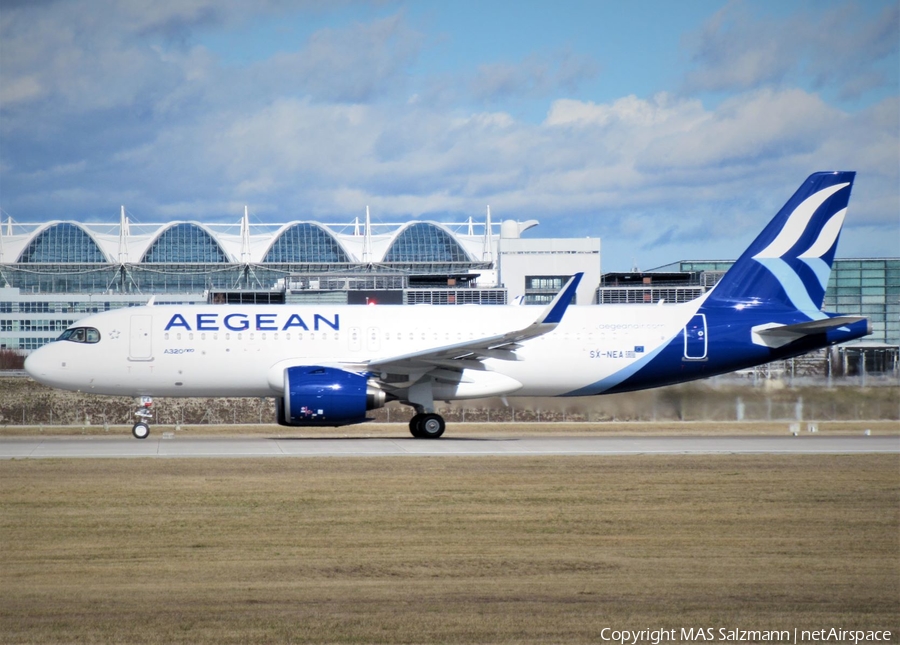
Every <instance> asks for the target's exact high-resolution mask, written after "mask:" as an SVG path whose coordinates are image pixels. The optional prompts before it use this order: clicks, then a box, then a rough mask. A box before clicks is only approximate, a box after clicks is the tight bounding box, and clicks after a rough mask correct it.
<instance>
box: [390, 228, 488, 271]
mask: <svg viewBox="0 0 900 645" xmlns="http://www.w3.org/2000/svg"><path fill="white" fill-rule="evenodd" d="M471 261H472V259H471V258H470V257H469V255H468V253H466V251H465V249H463V247H462V245H460V243H459V242H457V241H456V238H455V237H454V236H453V235H452V234H451V233H449V232H448V231H446V230H445V229H444V228H442V227H441V226H438V225H437V224H435V223H433V222H413V223H412V224H410V225H409V226H406V227H405V228H404V229H403V230H401V231H400V233H398V234H397V237H395V238H394V241H393V242H391V245H390V246H389V247H388V250H387V252H386V253H385V254H384V260H383V262H386V263H387V262H471Z"/></svg>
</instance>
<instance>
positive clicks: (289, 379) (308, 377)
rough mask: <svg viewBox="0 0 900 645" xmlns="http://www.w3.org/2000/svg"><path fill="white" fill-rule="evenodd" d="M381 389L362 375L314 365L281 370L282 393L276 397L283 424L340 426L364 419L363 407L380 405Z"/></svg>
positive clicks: (371, 408) (381, 401) (382, 400)
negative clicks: (282, 371)
mask: <svg viewBox="0 0 900 645" xmlns="http://www.w3.org/2000/svg"><path fill="white" fill-rule="evenodd" d="M384 402H385V394H384V392H383V391H382V390H378V389H376V388H370V387H369V386H368V382H367V379H366V377H365V376H360V375H359V374H354V373H353V372H346V371H344V370H339V369H335V368H333V367H321V366H318V365H309V366H306V365H304V366H298V367H289V368H287V369H286V370H284V396H283V397H282V398H279V399H278V401H277V406H276V407H277V409H278V423H279V424H280V425H283V426H340V425H349V424H351V423H360V422H362V421H365V420H366V411H367V410H373V409H375V408H380V407H382V406H383V405H384Z"/></svg>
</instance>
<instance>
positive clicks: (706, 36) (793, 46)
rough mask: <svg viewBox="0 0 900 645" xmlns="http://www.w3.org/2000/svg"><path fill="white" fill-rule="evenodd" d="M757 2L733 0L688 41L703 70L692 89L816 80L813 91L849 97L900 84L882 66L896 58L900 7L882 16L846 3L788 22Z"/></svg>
mask: <svg viewBox="0 0 900 645" xmlns="http://www.w3.org/2000/svg"><path fill="white" fill-rule="evenodd" d="M754 9H755V7H754V5H753V4H751V3H746V2H741V1H733V2H730V3H729V4H727V5H726V6H725V7H723V8H722V9H721V10H719V11H717V12H716V13H715V14H714V15H713V16H712V17H711V18H710V19H709V20H708V21H707V22H706V23H705V24H704V25H703V27H702V28H701V29H700V30H698V31H697V32H696V33H694V34H691V35H689V36H688V37H687V38H685V45H686V47H687V48H688V49H689V50H690V51H691V52H692V57H693V61H694V63H695V64H696V68H695V69H694V70H693V71H692V72H690V73H689V74H688V75H687V77H686V79H685V88H686V90H687V91H688V92H691V91H696V90H714V91H733V90H748V89H753V88H757V87H760V86H763V85H781V84H784V83H787V82H794V83H796V82H798V81H799V80H801V79H803V78H809V79H810V82H811V85H812V87H814V88H817V89H818V88H823V87H826V86H830V87H833V88H835V89H836V90H837V93H838V95H839V96H841V98H844V99H856V98H859V97H860V96H862V95H863V94H865V93H866V92H868V91H869V90H872V89H876V88H880V87H885V86H893V87H894V88H896V86H897V78H896V75H895V74H894V75H891V76H889V75H887V74H885V73H884V72H883V71H881V70H880V69H879V68H878V67H877V66H876V64H877V63H878V62H883V61H889V59H890V57H891V56H894V55H896V53H897V49H898V43H900V30H898V27H900V6H898V5H896V4H893V3H887V4H886V5H885V6H884V7H883V8H882V10H881V11H879V12H878V13H877V14H872V13H870V12H866V11H865V6H864V5H857V4H855V3H845V4H841V5H838V6H834V7H830V8H825V7H823V8H822V9H821V10H820V11H803V12H797V13H796V14H794V15H792V16H791V17H789V18H787V19H782V18H769V17H766V18H761V17H758V16H757V15H755V14H754Z"/></svg>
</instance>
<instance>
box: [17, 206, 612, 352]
mask: <svg viewBox="0 0 900 645" xmlns="http://www.w3.org/2000/svg"><path fill="white" fill-rule="evenodd" d="M536 225H537V222H536V221H533V220H532V221H528V222H516V221H512V220H507V221H503V222H499V223H492V222H491V220H490V213H489V212H488V215H487V217H486V218H485V220H484V221H481V222H475V221H472V220H471V219H470V220H469V221H468V222H464V223H457V224H442V223H437V222H423V221H410V222H404V223H393V224H384V223H377V224H373V223H371V222H370V221H368V217H367V218H366V220H365V221H359V220H356V221H354V222H350V223H348V224H341V225H336V224H323V223H319V222H310V221H293V222H287V223H281V224H251V223H250V222H249V217H248V215H247V213H246V212H245V214H244V217H243V218H242V219H241V220H240V222H239V223H237V224H225V223H201V222H187V221H185V222H169V223H164V224H141V225H137V224H134V223H132V222H129V221H128V218H126V217H125V213H124V209H123V212H122V214H121V216H120V220H119V222H118V223H115V224H96V223H86V222H78V221H54V222H45V223H41V224H27V225H26V224H18V223H14V222H12V221H8V222H5V223H4V224H3V225H2V227H0V347H2V348H5V349H11V350H14V351H18V352H21V353H28V352H30V351H33V350H34V349H37V348H38V347H40V346H42V345H44V344H46V343H48V342H50V341H51V340H54V339H55V338H56V337H58V336H59V334H60V333H61V332H62V331H63V330H64V329H66V328H67V327H68V326H69V325H71V324H72V323H73V322H74V321H76V320H78V319H80V318H83V317H85V316H87V315H89V314H92V313H97V312H100V311H106V310H109V309H116V308H120V307H132V306H138V305H142V304H145V303H146V302H147V301H148V300H149V299H150V298H151V297H154V302H156V303H157V304H196V303H207V302H210V303H288V304H306V303H317V302H328V303H334V304H361V305H366V304H380V305H388V304H391V305H414V304H440V305H467V304H478V305H494V304H507V303H513V302H522V303H524V304H542V303H546V302H549V301H550V300H552V298H553V296H554V295H555V293H556V292H557V291H558V290H559V288H560V287H561V286H562V285H563V284H564V283H565V281H566V280H567V279H568V278H569V277H570V276H571V275H573V274H574V273H577V272H579V271H580V272H584V274H585V279H584V280H583V281H582V286H581V287H580V288H579V291H578V293H577V294H576V301H575V304H591V302H592V299H593V297H594V289H595V288H596V286H597V284H599V282H600V240H599V239H598V238H579V239H565V238H552V239H540V238H533V237H530V238H528V239H523V238H522V237H521V234H522V233H523V232H524V231H525V230H527V229H529V228H532V227H534V226H536Z"/></svg>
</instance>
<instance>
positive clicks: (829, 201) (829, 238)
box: [706, 172, 856, 320]
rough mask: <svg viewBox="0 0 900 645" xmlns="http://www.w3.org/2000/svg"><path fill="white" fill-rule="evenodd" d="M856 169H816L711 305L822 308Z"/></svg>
mask: <svg viewBox="0 0 900 645" xmlns="http://www.w3.org/2000/svg"><path fill="white" fill-rule="evenodd" d="M855 176H856V173H854V172H817V173H815V174H813V175H810V176H809V178H807V180H806V181H804V182H803V185H802V186H800V188H799V189H798V190H797V192H796V193H794V196H793V197H791V198H790V199H789V200H788V202H787V203H786V204H785V205H784V207H782V209H781V210H780V211H779V212H778V214H777V215H776V216H775V218H774V219H773V220H772V221H771V222H769V225H768V226H767V227H766V228H765V230H763V232H762V233H760V235H759V237H757V238H756V240H754V241H753V244H751V245H750V247H749V248H748V249H747V250H746V251H745V252H744V254H743V255H741V257H740V258H739V259H738V261H737V262H735V264H734V266H732V267H731V269H730V270H729V271H728V272H727V273H726V274H725V275H724V277H723V278H722V280H720V281H719V283H718V284H717V285H716V287H715V288H714V289H713V291H712V293H710V295H709V298H708V299H707V301H706V305H707V306H717V305H718V306H732V307H744V306H759V305H763V304H766V305H772V306H779V307H783V308H788V309H793V310H796V311H799V312H801V313H803V314H804V315H806V316H807V317H809V318H810V319H811V320H819V319H821V318H824V317H825V316H824V314H822V312H821V307H822V302H823V300H824V298H825V288H826V287H827V286H828V278H829V276H830V275H831V265H832V263H833V262H834V255H835V251H836V249H837V243H838V238H839V237H840V233H841V226H842V225H843V223H844V215H845V214H846V213H847V203H848V201H849V200H850V190H851V189H852V187H853V179H854V177H855Z"/></svg>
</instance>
